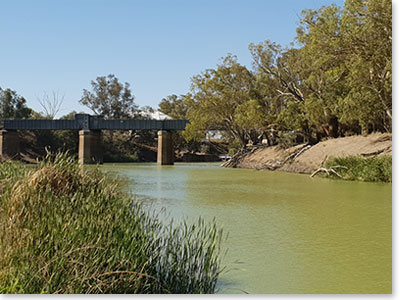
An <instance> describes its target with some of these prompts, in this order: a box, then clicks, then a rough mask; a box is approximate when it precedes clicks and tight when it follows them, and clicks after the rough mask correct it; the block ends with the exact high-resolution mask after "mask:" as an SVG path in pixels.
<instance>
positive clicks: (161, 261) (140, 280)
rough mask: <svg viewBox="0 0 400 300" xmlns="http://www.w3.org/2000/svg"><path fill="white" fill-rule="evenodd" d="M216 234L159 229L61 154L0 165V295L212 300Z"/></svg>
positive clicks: (117, 185)
mask: <svg viewBox="0 0 400 300" xmlns="http://www.w3.org/2000/svg"><path fill="white" fill-rule="evenodd" d="M221 237H222V234H221V231H220V230H218V229H217V227H216V226H215V222H214V223H212V224H205V223H204V222H203V221H201V220H200V221H199V222H198V223H197V224H194V225H190V226H189V225H188V224H187V223H185V222H183V223H181V224H180V225H178V226H176V225H172V223H171V224H170V225H169V226H164V225H162V223H161V222H159V221H158V219H157V216H156V215H154V214H149V213H148V212H146V211H145V210H144V209H142V208H141V206H140V204H139V203H137V202H135V201H134V200H133V199H132V196H131V195H130V194H129V193H128V192H127V191H125V189H124V188H123V186H122V185H121V181H120V180H118V179H117V178H115V177H110V176H109V175H107V174H105V173H103V172H101V171H100V170H98V169H97V168H95V169H93V168H81V167H80V166H79V165H78V164H77V162H76V161H75V160H74V159H73V158H71V157H69V156H68V155H66V154H58V155H56V156H55V157H51V156H48V157H47V158H46V159H45V160H44V161H43V162H41V163H40V164H38V166H37V167H34V168H25V167H24V166H23V165H21V164H18V163H14V162H3V163H0V293H29V294H30V293H78V294H79V293H213V292H215V287H216V281H217V278H218V275H219V273H220V271H221V269H220V259H219V245H220V241H221Z"/></svg>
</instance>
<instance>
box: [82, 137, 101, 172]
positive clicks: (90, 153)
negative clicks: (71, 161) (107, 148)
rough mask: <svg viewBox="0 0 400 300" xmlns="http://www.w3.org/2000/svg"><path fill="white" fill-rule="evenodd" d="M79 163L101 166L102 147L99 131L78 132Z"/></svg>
mask: <svg viewBox="0 0 400 300" xmlns="http://www.w3.org/2000/svg"><path fill="white" fill-rule="evenodd" d="M78 152H79V153H78V157H79V163H80V164H81V165H85V164H102V163H103V145H102V137H101V131H100V130H80V131H79V151H78Z"/></svg>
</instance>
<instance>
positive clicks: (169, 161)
mask: <svg viewBox="0 0 400 300" xmlns="http://www.w3.org/2000/svg"><path fill="white" fill-rule="evenodd" d="M157 164H158V165H161V166H162V165H173V164H174V146H173V142H172V133H171V132H170V131H166V130H160V131H159V132H158V150H157Z"/></svg>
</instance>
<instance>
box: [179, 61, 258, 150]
mask: <svg viewBox="0 0 400 300" xmlns="http://www.w3.org/2000/svg"><path fill="white" fill-rule="evenodd" d="M191 91H192V94H190V95H188V96H187V100H186V101H187V102H186V103H187V105H188V112H187V115H188V117H189V120H190V124H188V125H187V129H186V131H185V137H186V138H187V139H200V138H202V137H204V135H205V132H206V131H207V130H210V129H220V130H224V131H225V132H226V133H227V136H228V138H230V139H231V140H236V141H238V142H239V143H240V144H241V145H242V146H244V145H246V144H247V142H248V140H252V141H253V142H254V143H256V142H257V139H256V137H255V136H256V134H253V132H252V131H254V130H258V129H259V128H260V127H264V124H260V123H263V122H256V123H257V124H256V125H255V126H256V128H253V127H252V126H249V125H250V122H249V120H248V119H249V115H245V114H244V115H243V116H241V117H239V116H240V115H242V114H243V113H244V111H245V109H246V107H248V108H251V111H250V114H251V117H255V116H254V113H255V114H262V111H261V110H257V108H258V106H257V105H258V104H257V103H256V102H257V99H256V97H257V93H256V91H255V77H254V74H253V73H252V72H250V71H249V70H248V69H247V68H246V67H245V66H242V65H240V64H239V63H238V62H237V58H236V57H235V56H232V55H228V56H227V57H225V58H223V60H222V64H220V65H218V66H217V69H208V70H206V71H205V72H203V73H202V74H200V75H197V76H194V77H193V78H192V88H191ZM250 100H255V101H256V102H252V103H251V104H246V103H247V102H249V101H250ZM254 108H256V109H254ZM238 117H239V118H238ZM256 119H257V120H259V118H258V116H257V117H256ZM253 125H254V123H253Z"/></svg>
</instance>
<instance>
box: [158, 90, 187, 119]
mask: <svg viewBox="0 0 400 300" xmlns="http://www.w3.org/2000/svg"><path fill="white" fill-rule="evenodd" d="M186 97H187V95H180V96H177V95H170V96H167V97H165V98H163V99H162V100H161V102H160V103H159V104H158V107H159V109H158V110H159V111H161V112H162V113H164V114H166V115H167V116H169V117H171V118H172V119H185V118H186V116H187V111H188V105H187V101H186Z"/></svg>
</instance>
